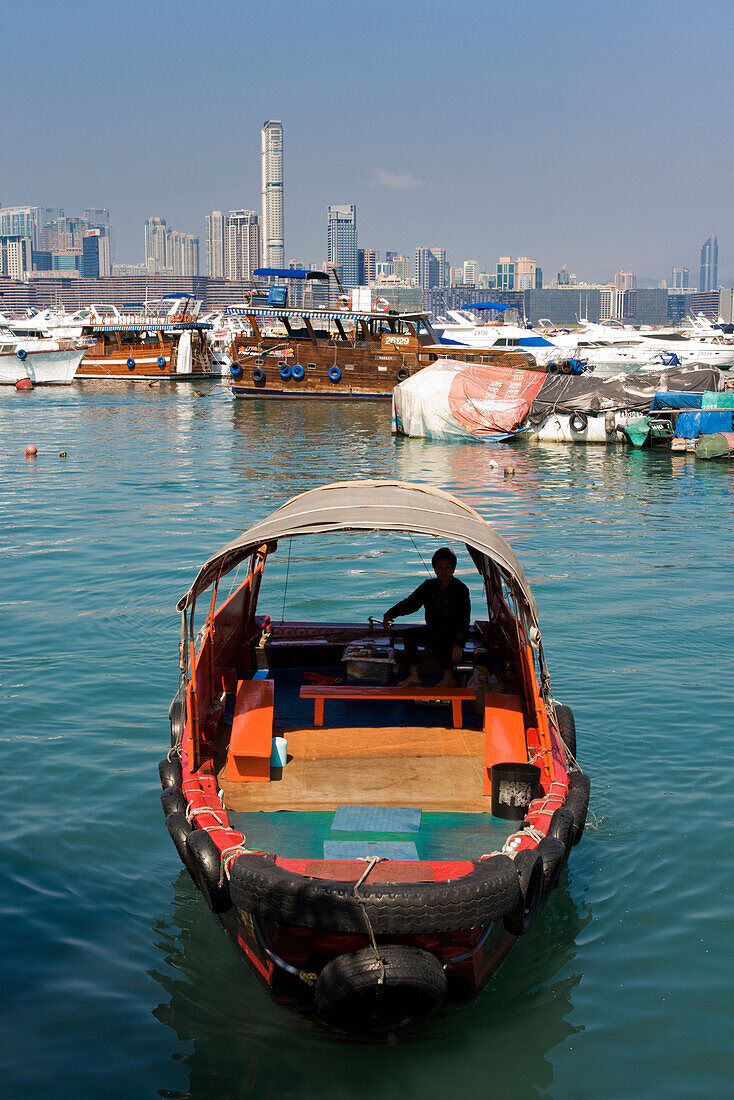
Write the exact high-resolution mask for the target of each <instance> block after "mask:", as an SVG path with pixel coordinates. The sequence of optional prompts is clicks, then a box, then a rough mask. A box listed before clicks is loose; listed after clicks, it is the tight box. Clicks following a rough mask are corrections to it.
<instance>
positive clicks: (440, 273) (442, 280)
mask: <svg viewBox="0 0 734 1100" xmlns="http://www.w3.org/2000/svg"><path fill="white" fill-rule="evenodd" d="M415 277H416V282H417V283H418V286H419V287H420V288H421V290H431V289H432V288H433V287H444V286H446V285H447V283H448V266H447V264H446V249H445V248H436V247H433V248H425V247H422V246H421V247H420V248H416V250H415Z"/></svg>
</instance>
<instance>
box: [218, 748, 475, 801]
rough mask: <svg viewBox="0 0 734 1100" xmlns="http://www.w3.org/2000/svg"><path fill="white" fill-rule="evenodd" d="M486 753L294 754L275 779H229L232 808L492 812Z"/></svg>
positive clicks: (221, 779)
mask: <svg viewBox="0 0 734 1100" xmlns="http://www.w3.org/2000/svg"><path fill="white" fill-rule="evenodd" d="M482 770H483V757H482V756H481V755H479V756H422V757H405V756H404V755H402V754H401V755H399V756H373V757H372V756H371V757H368V758H365V757H357V758H354V757H351V758H335V757H327V758H316V759H302V758H298V757H294V758H293V759H292V760H289V762H288V764H287V765H286V767H285V768H283V773H282V778H281V779H280V780H276V781H273V782H270V783H257V784H255V783H228V782H227V781H226V778H225V777H224V775H223V773H221V772H220V774H219V782H220V784H221V788H222V792H223V795H224V801H225V805H226V806H227V807H228V808H230V809H232V810H240V811H247V810H250V811H253V810H266V811H275V810H308V811H317V810H335V809H336V808H337V806H340V805H353V806H390V805H391V806H417V807H420V808H421V809H423V810H426V811H435V812H441V811H455V812H465V813H467V812H468V813H477V812H488V811H489V809H490V798H489V797H485V796H484V795H482V793H481V792H482Z"/></svg>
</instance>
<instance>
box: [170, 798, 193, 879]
mask: <svg viewBox="0 0 734 1100" xmlns="http://www.w3.org/2000/svg"><path fill="white" fill-rule="evenodd" d="M166 828H167V829H168V832H169V834H170V836H171V840H172V841H173V843H174V846H175V848H176V851H177V852H178V855H179V858H180V860H181V862H182V863H183V865H184V867H185V868H186V870H187V871H188V872H189V874H190V875H191V878H192V879H193V880H194V882H196V879H195V878H194V861H193V860H192V858H191V856H190V855H189V850H188V848H187V847H186V837H187V836H188V835H189V834H190V833H191V832H193V825H191V824H190V823H189V822H188V821H187V820H186V817H185V816H184V814H181V813H177V812H174V813H172V814H169V815H168V816H167V818H166Z"/></svg>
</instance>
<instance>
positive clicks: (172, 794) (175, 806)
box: [161, 787, 188, 817]
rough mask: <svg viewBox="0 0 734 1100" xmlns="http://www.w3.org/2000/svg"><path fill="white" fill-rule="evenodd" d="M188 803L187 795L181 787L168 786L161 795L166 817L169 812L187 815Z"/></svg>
mask: <svg viewBox="0 0 734 1100" xmlns="http://www.w3.org/2000/svg"><path fill="white" fill-rule="evenodd" d="M187 805H188V803H187V802H186V796H185V794H184V793H183V791H182V790H181V788H180V787H166V789H165V790H164V791H163V794H162V795H161V806H162V807H163V813H164V814H165V815H166V817H168V815H169V814H184V815H185V814H186V808H187Z"/></svg>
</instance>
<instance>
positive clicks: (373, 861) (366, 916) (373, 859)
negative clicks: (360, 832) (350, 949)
mask: <svg viewBox="0 0 734 1100" xmlns="http://www.w3.org/2000/svg"><path fill="white" fill-rule="evenodd" d="M360 858H361V859H363V858H364V857H363V856H362V857H360ZM384 858H385V857H384V856H371V857H370V859H369V862H368V864H367V866H366V867H365V869H364V873H363V874H362V876H361V878H359V879H358V880H357V881H356V882H355V884H354V890H353V891H352V896H353V897H354V898H355V900H356V902H357V904H358V905H359V907H360V909H361V910H362V914H363V916H364V920H365V924H366V925H367V932H368V934H369V937H370V947H371V948H372V953H373V955H374V956H375V959H376V960H377V962H378V963H379V964H380V976H379V978H378V979H377V984H378V985H384V984H385V960H384V959H383V957H382V955H381V954H380V951H379V948H378V946H377V940H376V939H375V932H374V929H373V927H372V921H371V920H370V915H369V913H368V912H367V906H366V905H365V903H364V898H363V897H362V895H361V894H360V892H359V888H360V886H361V885H362V883H363V882H365V881H366V880H367V876H368V875H370V874H371V873H372V871H373V870H374V868H375V867H376V866H377V864H378V863H382V862H383V860H384Z"/></svg>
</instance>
